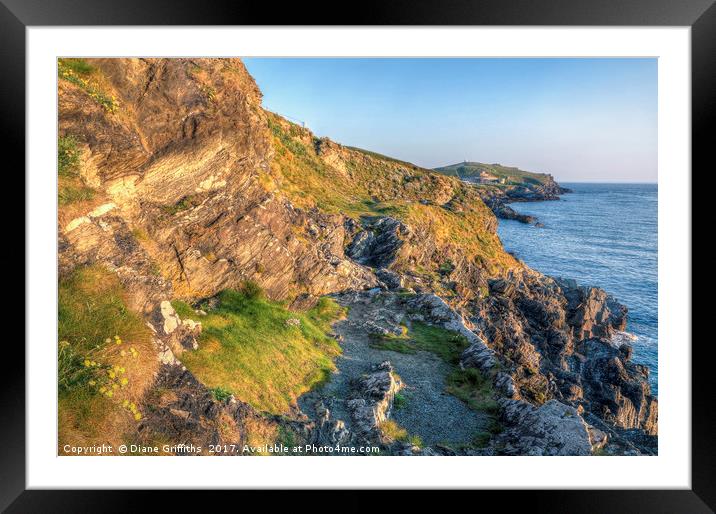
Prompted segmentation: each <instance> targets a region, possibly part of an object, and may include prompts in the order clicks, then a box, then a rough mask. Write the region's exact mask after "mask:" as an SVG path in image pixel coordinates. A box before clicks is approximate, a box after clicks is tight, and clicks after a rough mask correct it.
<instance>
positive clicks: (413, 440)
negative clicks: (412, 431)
mask: <svg viewBox="0 0 716 514" xmlns="http://www.w3.org/2000/svg"><path fill="white" fill-rule="evenodd" d="M408 442H409V443H410V444H412V445H413V446H417V447H418V448H422V447H423V440H422V438H421V437H420V436H419V435H411V436H410V437H409V438H408Z"/></svg>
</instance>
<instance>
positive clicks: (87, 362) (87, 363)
mask: <svg viewBox="0 0 716 514" xmlns="http://www.w3.org/2000/svg"><path fill="white" fill-rule="evenodd" d="M90 364H91V363H90V361H89V359H85V361H84V365H85V368H89V366H90Z"/></svg>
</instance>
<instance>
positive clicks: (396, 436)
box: [379, 419, 408, 441]
mask: <svg viewBox="0 0 716 514" xmlns="http://www.w3.org/2000/svg"><path fill="white" fill-rule="evenodd" d="M379 428H380V432H381V434H383V437H384V438H386V439H387V440H389V441H407V440H408V431H407V430H405V429H404V428H403V427H401V426H400V425H398V423H396V422H395V421H394V420H392V419H387V420H385V421H383V422H382V423H381V424H380V426H379Z"/></svg>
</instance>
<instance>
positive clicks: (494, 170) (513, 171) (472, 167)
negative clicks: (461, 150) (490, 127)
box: [435, 162, 549, 186]
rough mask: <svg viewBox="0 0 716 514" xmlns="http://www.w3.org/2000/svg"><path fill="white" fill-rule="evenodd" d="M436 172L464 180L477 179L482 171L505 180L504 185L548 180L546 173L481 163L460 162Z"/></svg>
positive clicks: (437, 169)
mask: <svg viewBox="0 0 716 514" xmlns="http://www.w3.org/2000/svg"><path fill="white" fill-rule="evenodd" d="M435 170H436V171H438V172H440V173H443V174H445V175H448V176H454V177H458V176H459V177H460V178H462V179H465V178H477V177H479V176H480V172H482V171H484V172H486V173H489V174H491V175H494V176H496V177H498V178H501V179H504V180H505V185H527V186H529V185H532V184H535V185H537V184H545V183H546V182H547V181H548V180H549V176H548V175H547V174H546V173H535V172H532V171H525V170H521V169H519V168H516V167H512V166H503V165H501V164H485V163H482V162H460V163H457V164H451V165H449V166H443V167H441V168H435Z"/></svg>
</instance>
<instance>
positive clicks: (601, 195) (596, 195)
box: [498, 183, 658, 394]
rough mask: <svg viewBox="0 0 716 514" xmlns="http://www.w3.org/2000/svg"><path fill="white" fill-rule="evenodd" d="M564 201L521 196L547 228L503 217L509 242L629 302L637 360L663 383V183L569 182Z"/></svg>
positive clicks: (540, 263) (533, 261)
mask: <svg viewBox="0 0 716 514" xmlns="http://www.w3.org/2000/svg"><path fill="white" fill-rule="evenodd" d="M562 185H563V186H564V187H568V188H570V189H572V190H573V191H574V192H573V193H569V194H565V195H564V196H562V199H561V200H559V201H550V202H534V203H513V204H510V205H511V207H512V208H513V209H515V210H516V211H518V212H520V213H522V214H529V215H532V216H536V217H537V218H538V220H539V221H540V222H541V223H543V224H544V227H535V226H532V225H525V224H523V223H519V222H517V221H513V220H499V228H498V233H499V235H500V238H501V239H502V242H503V244H504V246H505V248H506V249H507V250H508V251H510V252H512V253H514V255H515V256H516V257H518V258H520V259H522V260H523V261H525V262H526V263H527V264H528V265H529V266H530V267H531V268H533V269H536V270H538V271H540V272H542V273H544V274H546V275H551V276H558V277H565V278H573V279H575V280H577V282H579V283H580V285H590V286H597V287H601V288H602V289H604V290H606V291H607V292H608V293H610V294H612V295H613V296H615V297H616V298H617V299H618V300H619V301H620V302H621V303H623V304H625V305H626V306H627V307H628V308H629V315H628V321H627V331H628V332H630V333H632V334H634V335H635V336H637V339H636V340H635V341H634V342H633V346H634V357H633V359H634V361H635V362H638V363H641V364H646V365H647V366H649V368H650V370H651V374H650V382H651V387H652V392H653V393H654V394H656V393H657V392H658V389H657V387H658V386H657V377H658V370H657V363H658V359H657V356H658V352H657V337H658V334H657V324H658V311H657V287H658V285H657V185H656V184H584V183H578V184H577V183H575V184H562Z"/></svg>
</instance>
